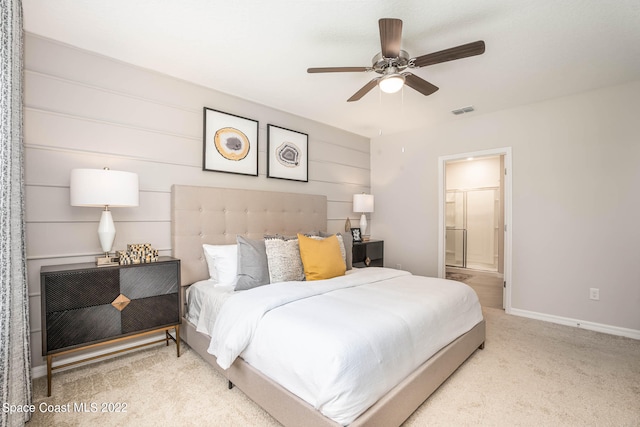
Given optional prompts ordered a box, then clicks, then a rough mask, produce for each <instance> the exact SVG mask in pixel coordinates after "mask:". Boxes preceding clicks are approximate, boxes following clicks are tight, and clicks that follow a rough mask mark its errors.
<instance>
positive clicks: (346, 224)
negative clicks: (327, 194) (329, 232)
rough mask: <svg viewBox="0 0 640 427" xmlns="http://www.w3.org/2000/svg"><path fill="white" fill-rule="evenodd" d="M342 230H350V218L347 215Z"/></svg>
mask: <svg viewBox="0 0 640 427" xmlns="http://www.w3.org/2000/svg"><path fill="white" fill-rule="evenodd" d="M344 231H345V232H347V233H348V232H349V231H351V219H349V217H347V220H346V221H345V222H344Z"/></svg>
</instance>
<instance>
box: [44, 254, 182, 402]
mask: <svg viewBox="0 0 640 427" xmlns="http://www.w3.org/2000/svg"><path fill="white" fill-rule="evenodd" d="M40 287H41V299H42V355H43V356H46V357H47V395H48V396H51V372H52V371H53V370H55V369H59V368H62V367H66V366H69V365H74V364H77V363H81V362H85V361H87V360H91V359H95V358H96V357H102V356H108V355H112V354H116V353H120V352H122V351H127V350H130V349H131V348H137V347H141V346H143V345H149V344H155V343H159V342H163V341H164V342H166V345H169V340H173V341H175V343H176V347H177V350H176V351H177V355H178V357H180V323H181V319H180V293H179V289H180V260H178V259H174V258H170V257H160V258H159V260H158V261H157V262H153V263H148V264H134V265H115V266H104V267H97V266H96V264H95V263H82V264H66V265H52V266H43V267H42V268H41V269H40ZM172 329H173V330H175V335H176V336H175V338H173V337H172V336H171V334H169V331H170V330H172ZM159 332H164V338H162V339H158V340H157V341H153V342H149V343H145V344H141V345H136V346H134V347H131V348H125V349H124V350H117V351H113V352H110V353H107V354H104V355H101V356H95V357H90V358H87V359H83V360H79V361H75V362H71V363H66V364H64V365H60V366H56V367H54V366H53V358H54V357H57V356H62V355H65V354H69V353H72V352H75V351H79V350H86V349H89V348H94V347H97V346H101V345H105V344H109V343H115V342H120V341H123V340H127V339H131V338H137V337H141V336H145V335H150V334H154V333H159Z"/></svg>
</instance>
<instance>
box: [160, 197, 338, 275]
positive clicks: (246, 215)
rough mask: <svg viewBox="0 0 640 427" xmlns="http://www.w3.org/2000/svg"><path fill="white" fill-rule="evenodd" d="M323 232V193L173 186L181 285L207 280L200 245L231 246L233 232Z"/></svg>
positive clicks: (175, 244)
mask: <svg viewBox="0 0 640 427" xmlns="http://www.w3.org/2000/svg"><path fill="white" fill-rule="evenodd" d="M308 231H327V197H326V196H318V195H309V194H296V193H279V192H274V191H259V190H239V189H233V188H215V187H195V186H184V185H174V186H172V188H171V246H172V253H173V256H174V257H175V258H178V259H180V264H181V270H182V271H181V282H182V283H181V284H182V285H183V286H185V285H190V284H191V283H194V282H196V281H198V280H203V279H207V278H208V277H209V272H208V270H207V263H206V261H205V259H204V253H203V251H202V245H203V244H204V243H207V244H212V245H220V244H233V243H235V242H236V235H238V234H241V235H244V236H246V237H249V238H253V239H260V238H262V237H263V236H264V235H265V234H278V233H279V234H295V233H297V232H308Z"/></svg>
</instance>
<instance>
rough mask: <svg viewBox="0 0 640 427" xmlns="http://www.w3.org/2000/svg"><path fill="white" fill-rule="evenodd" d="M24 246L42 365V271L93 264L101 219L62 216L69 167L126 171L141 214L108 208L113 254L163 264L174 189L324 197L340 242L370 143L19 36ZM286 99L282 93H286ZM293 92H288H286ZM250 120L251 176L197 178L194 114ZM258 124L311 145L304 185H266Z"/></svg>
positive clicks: (91, 211)
mask: <svg viewBox="0 0 640 427" xmlns="http://www.w3.org/2000/svg"><path fill="white" fill-rule="evenodd" d="M25 70H26V71H25V119H24V122H25V135H24V142H25V158H26V160H25V181H26V236H27V266H28V279H29V296H30V307H31V311H30V316H31V337H32V339H31V344H32V347H31V349H32V358H33V366H34V367H37V366H40V367H41V365H43V363H44V361H43V359H42V357H41V354H42V351H41V334H40V330H41V326H40V276H39V274H40V267H41V266H43V265H51V264H65V263H75V262H87V261H92V260H93V259H94V258H95V256H96V255H98V254H99V253H100V251H101V249H100V245H99V242H98V237H97V227H98V221H99V219H100V209H99V208H80V207H72V206H70V205H69V173H70V171H71V169H74V168H103V167H105V166H107V167H109V168H110V169H113V170H124V171H130V172H135V173H137V174H138V175H139V179H140V206H139V207H136V208H114V209H112V213H113V218H114V221H115V223H116V230H117V234H116V239H115V243H114V249H123V248H125V247H126V244H127V243H151V244H152V246H153V247H154V248H157V249H159V250H160V254H161V255H170V254H171V242H170V225H171V224H170V192H171V185H172V184H186V185H203V186H215V187H230V188H247V189H264V190H271V191H286V192H294V193H309V194H322V195H326V196H327V199H328V219H329V223H328V229H329V231H333V232H335V231H341V230H343V229H344V222H345V219H346V218H347V217H348V216H350V217H351V220H352V222H353V223H356V222H357V221H358V218H359V216H358V215H357V214H355V213H353V212H352V211H351V209H352V197H353V194H354V193H360V192H367V193H368V192H369V189H370V156H369V146H370V141H369V139H368V138H365V137H361V136H358V135H354V134H352V133H349V132H345V131H342V130H340V129H336V128H333V127H330V126H326V125H323V124H321V123H317V122H314V121H311V120H308V119H305V118H302V117H298V116H295V115H293V114H289V113H285V112H282V111H279V110H275V109H272V108H269V107H267V106H264V105H259V104H256V103H253V102H250V101H247V100H243V99H239V98H236V97H233V96H229V95H226V94H223V93H220V92H217V91H215V90H212V89H209V88H205V87H202V86H199V85H196V84H192V83H189V82H186V81H183V80H179V79H176V78H173V77H170V76H167V75H163V74H160V73H157V72H155V71H151V70H147V69H143V68H140V67H137V66H134V65H131V64H127V63H123V62H121V61H118V60H115V59H112V58H108V57H104V56H101V55H98V54H95V53H92V52H87V51H84V50H81V49H78V48H75V47H72V46H68V45H65V44H62V43H59V42H56V41H53V40H50V39H46V38H42V37H40V36H37V35H34V34H29V33H27V34H26V37H25ZM283 90H286V89H284V88H283ZM294 90H295V89H294ZM205 106H206V107H210V108H213V109H217V110H221V111H224V112H228V113H231V114H236V115H240V116H243V117H248V118H251V119H254V120H258V121H259V136H258V140H259V155H258V165H259V166H258V171H259V176H258V177H252V176H242V175H235V174H227V173H219V172H205V171H203V170H202V151H203V150H202V128H203V107H205ZM267 124H274V125H278V126H281V127H285V128H288V129H292V130H296V131H300V132H304V133H307V134H308V135H309V182H308V183H304V182H295V181H286V180H280V179H271V178H267V177H266V160H267V153H266V145H267V135H266V132H267Z"/></svg>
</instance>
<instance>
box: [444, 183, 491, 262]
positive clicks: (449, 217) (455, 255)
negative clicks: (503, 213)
mask: <svg viewBox="0 0 640 427" xmlns="http://www.w3.org/2000/svg"><path fill="white" fill-rule="evenodd" d="M499 215H500V189H499V188H498V187H489V188H479V189H470V190H447V194H446V265H447V266H449V267H461V268H472V269H476V270H487V271H498V261H499V259H498V257H499V254H498V250H499V248H498V231H499V220H500V216H499Z"/></svg>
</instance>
